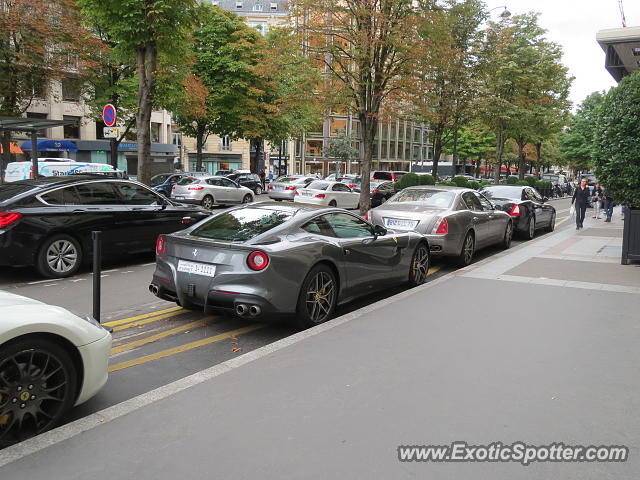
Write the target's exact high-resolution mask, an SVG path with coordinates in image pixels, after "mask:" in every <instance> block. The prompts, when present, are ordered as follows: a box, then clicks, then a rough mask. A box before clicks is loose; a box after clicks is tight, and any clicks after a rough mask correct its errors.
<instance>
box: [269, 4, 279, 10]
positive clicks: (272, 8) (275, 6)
mask: <svg viewBox="0 0 640 480" xmlns="http://www.w3.org/2000/svg"><path fill="white" fill-rule="evenodd" d="M269 8H271V10H277V9H278V4H277V3H276V2H271V3H270V4H269Z"/></svg>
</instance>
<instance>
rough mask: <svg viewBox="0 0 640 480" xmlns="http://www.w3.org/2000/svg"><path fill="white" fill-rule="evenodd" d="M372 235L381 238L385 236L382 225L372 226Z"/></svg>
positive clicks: (385, 230)
mask: <svg viewBox="0 0 640 480" xmlns="http://www.w3.org/2000/svg"><path fill="white" fill-rule="evenodd" d="M373 234H374V235H375V236H376V237H383V236H385V235H386V234H387V229H386V228H384V227H383V226H382V225H374V226H373Z"/></svg>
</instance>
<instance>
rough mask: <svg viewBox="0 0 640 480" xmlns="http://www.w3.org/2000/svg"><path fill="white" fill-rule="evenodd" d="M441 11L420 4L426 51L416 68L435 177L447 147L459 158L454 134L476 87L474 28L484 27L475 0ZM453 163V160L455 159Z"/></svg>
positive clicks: (456, 1)
mask: <svg viewBox="0 0 640 480" xmlns="http://www.w3.org/2000/svg"><path fill="white" fill-rule="evenodd" d="M444 3H445V6H444V8H442V7H440V6H439V5H436V4H435V3H433V2H422V3H421V8H422V10H423V18H422V23H421V28H420V30H419V31H420V34H421V36H422V37H423V40H424V41H425V42H426V43H427V44H428V45H429V48H428V50H425V53H423V55H422V58H421V61H420V62H419V64H418V68H417V72H416V73H417V82H416V86H417V87H418V91H417V92H416V98H415V100H414V103H415V104H416V110H417V112H416V113H417V114H418V115H419V116H420V117H422V118H423V119H424V120H425V121H426V122H427V123H428V124H429V126H430V129H431V132H432V133H431V139H432V142H433V169H432V172H433V175H434V176H435V175H437V173H438V162H439V161H440V155H441V153H442V151H443V149H445V148H446V147H447V146H448V145H449V144H450V143H453V150H452V153H453V154H454V157H455V156H457V148H456V146H457V141H458V132H459V130H460V128H461V126H462V125H463V124H464V123H465V121H466V120H467V119H468V118H469V116H470V113H471V106H472V101H471V100H472V97H473V95H474V94H475V90H476V89H475V88H474V86H475V84H476V83H477V78H478V76H477V73H478V72H477V67H478V63H477V57H476V54H475V51H476V45H477V42H478V41H479V40H480V33H479V29H478V27H479V26H480V24H481V23H482V22H483V21H484V19H485V17H486V12H485V10H484V3H483V2H481V1H479V0H446V1H445V2H444ZM454 161H455V159H454Z"/></svg>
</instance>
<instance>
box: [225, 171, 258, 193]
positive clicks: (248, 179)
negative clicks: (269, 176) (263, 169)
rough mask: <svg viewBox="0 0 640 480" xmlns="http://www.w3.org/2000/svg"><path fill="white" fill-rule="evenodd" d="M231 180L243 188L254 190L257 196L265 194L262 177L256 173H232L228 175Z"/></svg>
mask: <svg viewBox="0 0 640 480" xmlns="http://www.w3.org/2000/svg"><path fill="white" fill-rule="evenodd" d="M226 177H227V178H228V179H229V180H233V181H234V182H236V183H237V184H239V185H240V186H241V187H247V188H248V189H250V190H253V193H255V194H256V195H261V194H262V192H263V190H264V189H263V188H262V181H260V177H259V176H258V175H256V174H255V173H231V174H229V175H226Z"/></svg>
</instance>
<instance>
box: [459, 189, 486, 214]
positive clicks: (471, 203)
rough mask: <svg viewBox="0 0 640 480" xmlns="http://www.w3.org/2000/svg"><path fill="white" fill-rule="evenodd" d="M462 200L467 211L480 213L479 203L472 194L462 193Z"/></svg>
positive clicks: (480, 206)
mask: <svg viewBox="0 0 640 480" xmlns="http://www.w3.org/2000/svg"><path fill="white" fill-rule="evenodd" d="M462 199H463V200H464V203H466V204H467V207H468V209H469V210H473V211H474V212H481V211H482V205H481V204H480V201H479V200H478V198H477V197H476V196H475V195H474V194H473V193H472V192H464V193H463V194H462Z"/></svg>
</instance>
